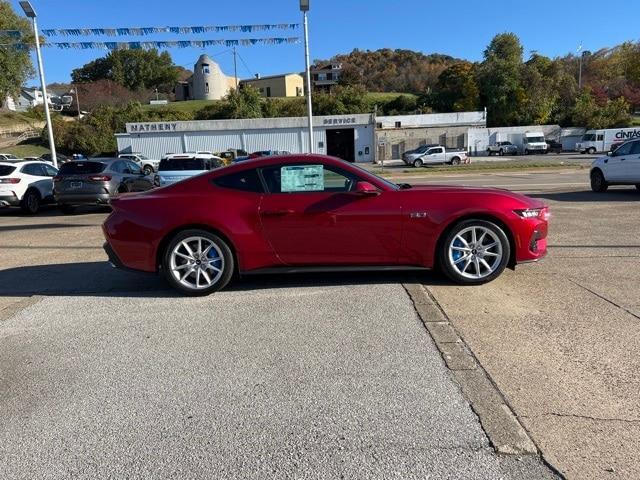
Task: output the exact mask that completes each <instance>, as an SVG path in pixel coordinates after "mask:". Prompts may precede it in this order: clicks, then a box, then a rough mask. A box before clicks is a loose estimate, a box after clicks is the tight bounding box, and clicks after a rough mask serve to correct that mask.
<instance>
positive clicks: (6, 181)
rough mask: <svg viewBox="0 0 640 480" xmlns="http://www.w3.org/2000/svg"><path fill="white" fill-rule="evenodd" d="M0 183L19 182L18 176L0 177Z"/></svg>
mask: <svg viewBox="0 0 640 480" xmlns="http://www.w3.org/2000/svg"><path fill="white" fill-rule="evenodd" d="M0 183H10V184H12V185H15V184H16V183H20V179H19V178H0Z"/></svg>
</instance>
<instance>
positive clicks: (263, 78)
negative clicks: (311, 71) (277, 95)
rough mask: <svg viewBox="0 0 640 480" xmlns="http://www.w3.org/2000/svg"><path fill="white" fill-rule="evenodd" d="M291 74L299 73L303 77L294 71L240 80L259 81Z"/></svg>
mask: <svg viewBox="0 0 640 480" xmlns="http://www.w3.org/2000/svg"><path fill="white" fill-rule="evenodd" d="M291 75H297V76H299V77H302V75H301V74H299V73H295V72H292V73H281V74H278V75H267V76H266V77H260V78H247V79H244V80H240V82H259V81H260V80H269V79H272V78H279V77H289V76H291Z"/></svg>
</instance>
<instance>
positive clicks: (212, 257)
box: [162, 230, 234, 295]
mask: <svg viewBox="0 0 640 480" xmlns="http://www.w3.org/2000/svg"><path fill="white" fill-rule="evenodd" d="M162 268H163V270H164V274H165V277H166V278H167V281H168V282H169V283H170V284H171V285H172V286H173V287H175V288H177V289H178V290H180V291H182V292H184V293H186V294H188V295H208V294H209V293H212V292H215V291H217V290H220V289H221V288H224V287H225V286H226V285H227V283H229V280H231V276H232V275H233V270H234V265H233V255H232V254H231V250H230V248H229V246H228V245H227V244H226V242H225V241H224V240H222V239H221V238H220V237H218V236H217V235H214V234H213V233H210V232H207V231H204V230H185V231H183V232H180V233H179V234H178V235H177V236H175V237H174V238H173V239H172V240H171V242H169V245H168V246H167V249H166V251H165V255H164V259H163V262H162Z"/></svg>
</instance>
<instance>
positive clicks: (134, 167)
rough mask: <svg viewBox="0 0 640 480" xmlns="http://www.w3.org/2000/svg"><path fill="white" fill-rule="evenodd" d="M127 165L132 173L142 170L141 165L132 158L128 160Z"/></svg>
mask: <svg viewBox="0 0 640 480" xmlns="http://www.w3.org/2000/svg"><path fill="white" fill-rule="evenodd" d="M127 166H128V167H129V170H131V173H138V172H139V171H140V165H138V164H137V163H136V162H132V161H131V160H129V161H128V162H127Z"/></svg>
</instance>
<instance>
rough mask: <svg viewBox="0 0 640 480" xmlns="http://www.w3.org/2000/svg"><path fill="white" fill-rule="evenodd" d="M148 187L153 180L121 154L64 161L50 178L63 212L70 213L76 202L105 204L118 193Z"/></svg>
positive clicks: (151, 186) (151, 184)
mask: <svg viewBox="0 0 640 480" xmlns="http://www.w3.org/2000/svg"><path fill="white" fill-rule="evenodd" d="M151 188H153V183H152V181H151V180H150V178H149V177H147V175H146V174H145V173H144V172H143V171H142V170H141V169H140V166H139V165H138V164H137V163H135V162H133V161H131V160H126V159H122V158H92V159H90V160H74V161H71V162H66V163H64V164H62V165H61V166H60V170H59V171H58V175H56V176H55V177H54V178H53V195H54V198H55V200H56V202H57V203H58V206H59V208H60V210H62V211H63V212H64V213H71V212H72V211H73V210H74V208H75V206H77V205H108V204H109V202H110V201H111V199H112V198H113V197H117V196H118V195H120V194H121V193H128V192H143V191H145V190H150V189H151Z"/></svg>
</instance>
